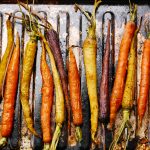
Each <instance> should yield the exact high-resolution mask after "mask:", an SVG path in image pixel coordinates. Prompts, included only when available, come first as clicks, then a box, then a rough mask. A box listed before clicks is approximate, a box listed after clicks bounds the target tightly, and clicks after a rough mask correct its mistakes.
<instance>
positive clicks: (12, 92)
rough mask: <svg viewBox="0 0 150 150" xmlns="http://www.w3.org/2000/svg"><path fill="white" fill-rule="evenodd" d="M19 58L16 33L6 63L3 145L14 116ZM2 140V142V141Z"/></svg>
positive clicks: (11, 126) (10, 130) (18, 41)
mask: <svg viewBox="0 0 150 150" xmlns="http://www.w3.org/2000/svg"><path fill="white" fill-rule="evenodd" d="M19 58H20V37H19V34H18V33H17V36H16V45H15V48H14V50H13V54H12V56H11V59H10V63H9V65H8V69H7V74H6V83H5V91H4V104H3V113H2V122H1V124H2V128H1V135H2V137H3V138H2V139H1V140H0V145H4V144H5V143H3V142H4V141H3V140H4V138H7V137H9V136H10V134H11V132H12V128H13V118H14V107H15V97H16V92H17V85H18V74H19ZM2 141H3V142H2Z"/></svg>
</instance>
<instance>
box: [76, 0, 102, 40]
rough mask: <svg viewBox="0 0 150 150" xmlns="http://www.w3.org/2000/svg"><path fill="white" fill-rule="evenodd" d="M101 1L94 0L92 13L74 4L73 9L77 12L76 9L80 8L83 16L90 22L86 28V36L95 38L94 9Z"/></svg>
mask: <svg viewBox="0 0 150 150" xmlns="http://www.w3.org/2000/svg"><path fill="white" fill-rule="evenodd" d="M101 2H102V1H101V0H95V3H94V8H93V11H92V14H91V13H90V12H87V11H85V10H84V9H83V8H82V7H81V6H79V5H78V4H75V11H76V12H77V11H78V10H80V11H81V13H82V14H84V16H85V17H86V18H87V20H88V21H89V22H90V25H89V27H88V30H87V34H88V35H87V36H88V37H92V38H96V35H95V29H96V10H97V8H98V6H99V4H100V3H101Z"/></svg>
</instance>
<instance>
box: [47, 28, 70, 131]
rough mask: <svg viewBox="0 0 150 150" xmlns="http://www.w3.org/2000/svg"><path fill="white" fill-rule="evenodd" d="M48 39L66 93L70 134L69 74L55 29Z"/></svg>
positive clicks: (51, 31)
mask: <svg viewBox="0 0 150 150" xmlns="http://www.w3.org/2000/svg"><path fill="white" fill-rule="evenodd" d="M46 37H47V41H48V44H49V46H50V48H51V50H52V53H53V56H54V59H55V62H56V65H57V68H58V71H59V74H60V79H61V83H62V88H63V92H64V98H65V102H66V108H67V120H68V131H69V133H70V108H71V107H70V101H69V96H68V81H67V74H66V71H65V68H64V63H63V58H62V54H61V49H60V44H59V36H58V33H57V32H56V31H55V30H54V29H52V28H51V29H49V30H47V32H46Z"/></svg>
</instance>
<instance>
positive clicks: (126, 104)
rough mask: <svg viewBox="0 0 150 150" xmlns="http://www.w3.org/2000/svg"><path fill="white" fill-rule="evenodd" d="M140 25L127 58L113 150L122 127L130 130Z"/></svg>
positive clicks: (112, 145) (111, 147) (111, 148)
mask: <svg viewBox="0 0 150 150" xmlns="http://www.w3.org/2000/svg"><path fill="white" fill-rule="evenodd" d="M141 21H142V19H141ZM140 27H141V22H140V26H139V28H137V29H136V31H135V33H134V36H133V39H132V42H131V48H130V56H129V60H128V71H127V79H126V83H125V89H124V93H123V99H122V113H123V120H122V123H121V125H120V128H119V129H118V132H117V134H116V136H114V139H113V142H112V144H111V146H110V150H113V149H114V150H115V146H116V144H117V142H118V141H119V139H120V137H121V135H122V134H123V131H124V129H125V128H127V129H129V128H130V131H131V128H132V125H131V123H130V121H129V119H130V112H131V109H132V107H133V102H134V98H135V83H136V65H137V56H136V48H137V46H136V43H137V34H138V32H139V30H140ZM129 136H130V133H128V137H127V142H128V139H129Z"/></svg>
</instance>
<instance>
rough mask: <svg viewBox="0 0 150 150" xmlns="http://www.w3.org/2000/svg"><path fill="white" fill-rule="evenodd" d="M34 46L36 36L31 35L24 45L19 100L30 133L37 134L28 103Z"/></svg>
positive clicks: (35, 45) (34, 52) (35, 44)
mask: <svg viewBox="0 0 150 150" xmlns="http://www.w3.org/2000/svg"><path fill="white" fill-rule="evenodd" d="M36 48H37V37H36V36H34V35H31V36H30V39H29V41H28V43H27V45H26V48H25V56H24V58H23V69H22V75H21V89H20V92H21V93H20V100H21V104H22V110H23V114H24V118H25V121H26V125H27V127H28V129H29V130H30V131H31V133H33V134H34V135H36V136H38V134H37V132H36V131H35V129H34V128H33V119H32V117H31V110H30V105H29V89H30V80H31V74H32V68H33V64H34V58H35V54H36Z"/></svg>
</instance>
